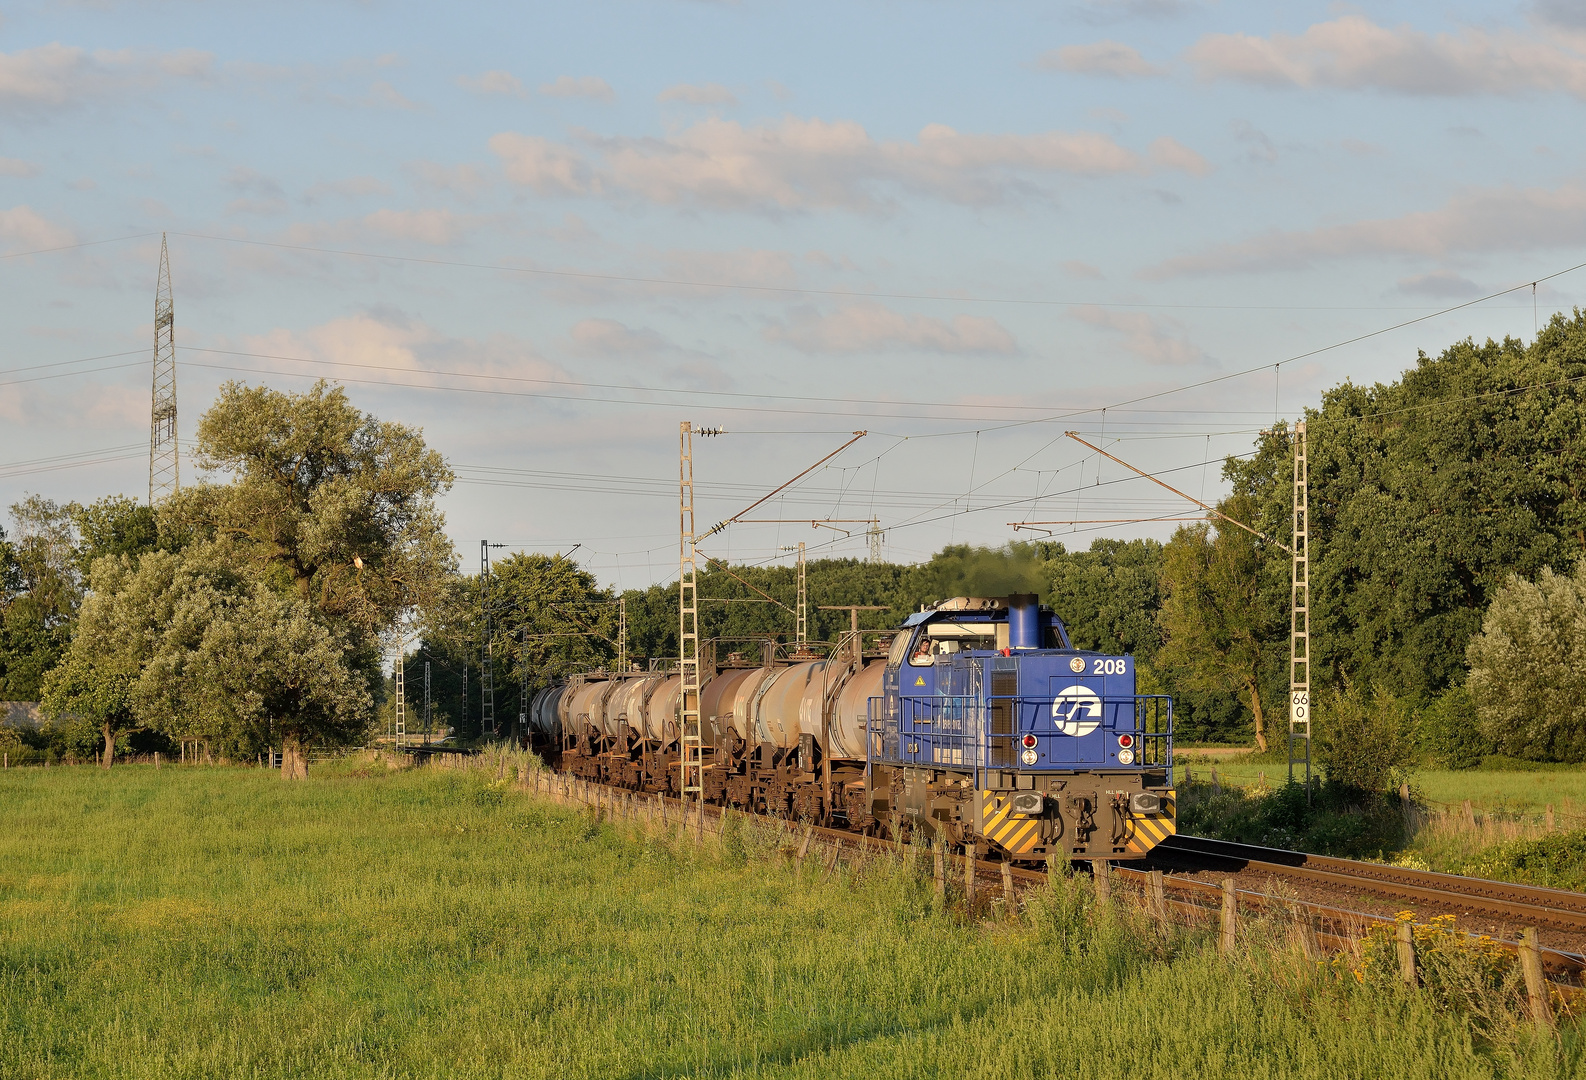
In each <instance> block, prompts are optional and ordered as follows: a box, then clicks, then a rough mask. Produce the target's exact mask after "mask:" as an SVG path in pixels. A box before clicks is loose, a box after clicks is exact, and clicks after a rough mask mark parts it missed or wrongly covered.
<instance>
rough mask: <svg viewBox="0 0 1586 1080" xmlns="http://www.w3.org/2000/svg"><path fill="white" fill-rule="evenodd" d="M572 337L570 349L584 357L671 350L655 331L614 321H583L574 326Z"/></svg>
mask: <svg viewBox="0 0 1586 1080" xmlns="http://www.w3.org/2000/svg"><path fill="white" fill-rule="evenodd" d="M571 337H572V339H573V348H574V349H575V350H576V351H578V352H580V353H583V354H584V355H586V356H636V355H637V356H653V355H655V354H656V353H660V352H665V351H666V350H667V349H669V348H670V347H671V346H670V344H669V343H668V342H667V340H666V339H665V338H663V337H662V336H661V335H660V334H658V333H656V332H655V331H654V330H651V329H649V328H647V327H640V328H639V329H637V330H636V329H633V328H632V327H630V326H627V325H626V324H624V323H620V322H618V321H616V320H615V319H582V320H580V321H579V322H576V323H574V324H573V329H572V331H571Z"/></svg>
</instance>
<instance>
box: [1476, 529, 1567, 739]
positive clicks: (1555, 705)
mask: <svg viewBox="0 0 1586 1080" xmlns="http://www.w3.org/2000/svg"><path fill="white" fill-rule="evenodd" d="M1465 655H1466V658H1467V659H1468V660H1469V661H1470V678H1469V679H1468V680H1467V683H1466V685H1467V686H1468V687H1469V688H1470V696H1471V699H1472V700H1473V701H1474V702H1475V705H1476V710H1477V712H1478V714H1479V715H1480V717H1481V722H1482V725H1483V726H1484V727H1485V728H1486V732H1487V735H1488V737H1489V738H1490V739H1491V740H1492V741H1493V744H1494V747H1495V749H1497V751H1498V752H1499V753H1500V754H1506V755H1509V756H1511V757H1518V758H1529V759H1531V760H1534V761H1583V760H1586V560H1582V561H1581V564H1580V566H1578V567H1577V568H1576V570H1575V573H1574V575H1573V576H1571V577H1565V576H1563V575H1561V574H1555V573H1554V572H1553V571H1552V570H1550V569H1548V568H1547V567H1543V568H1542V573H1541V576H1540V577H1538V579H1537V581H1536V583H1535V584H1532V583H1531V582H1529V581H1526V580H1525V579H1524V578H1522V577H1519V576H1517V575H1512V576H1511V577H1510V578H1509V580H1508V582H1507V583H1506V584H1505V585H1504V586H1503V588H1501V589H1499V590H1498V592H1497V594H1496V595H1495V596H1493V598H1492V605H1491V606H1490V607H1489V608H1488V609H1487V615H1486V617H1485V618H1484V619H1483V620H1482V623H1481V632H1480V633H1478V634H1477V635H1476V636H1475V637H1474V638H1472V639H1471V642H1470V646H1469V648H1468V649H1466V652H1465Z"/></svg>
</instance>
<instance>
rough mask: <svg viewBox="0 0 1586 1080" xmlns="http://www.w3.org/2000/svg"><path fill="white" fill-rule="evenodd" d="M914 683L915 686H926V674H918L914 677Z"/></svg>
mask: <svg viewBox="0 0 1586 1080" xmlns="http://www.w3.org/2000/svg"><path fill="white" fill-rule="evenodd" d="M914 685H915V686H924V685H925V676H924V675H916V676H915V677H914Z"/></svg>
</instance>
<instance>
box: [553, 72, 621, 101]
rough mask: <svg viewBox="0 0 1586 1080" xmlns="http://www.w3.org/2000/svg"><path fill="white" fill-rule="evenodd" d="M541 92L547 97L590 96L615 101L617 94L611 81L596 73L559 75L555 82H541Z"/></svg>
mask: <svg viewBox="0 0 1586 1080" xmlns="http://www.w3.org/2000/svg"><path fill="white" fill-rule="evenodd" d="M540 93H541V94H543V95H545V96H546V97H559V98H589V99H591V100H593V101H613V100H615V99H616V96H617V94H616V92H615V91H614V90H612V89H611V84H610V83H608V82H607V81H606V80H605V79H601V78H597V77H596V76H594V75H584V76H582V77H580V78H576V79H575V78H574V77H573V76H571V75H559V76H557V78H556V81H555V82H548V83H541V84H540Z"/></svg>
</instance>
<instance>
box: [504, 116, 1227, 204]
mask: <svg viewBox="0 0 1586 1080" xmlns="http://www.w3.org/2000/svg"><path fill="white" fill-rule="evenodd" d="M584 143H585V148H584V149H574V148H572V147H570V146H568V145H566V144H562V143H553V142H551V141H550V140H548V139H544V138H541V137H539V136H531V135H520V134H517V133H513V132H504V133H502V134H500V135H497V136H495V137H494V138H492V139H491V140H490V147H491V149H492V150H494V151H495V152H496V154H497V155H498V156H500V157H501V159H502V163H503V166H504V167H505V170H506V173H507V176H508V177H509V178H510V179H512V180H513V181H514V182H515V183H519V184H524V185H526V186H529V187H532V188H534V189H535V190H536V191H537V192H540V193H541V194H553V193H561V194H600V193H606V194H614V193H618V192H621V193H626V194H629V195H634V196H638V197H639V198H642V199H644V200H646V201H649V202H654V203H660V204H665V205H677V204H684V203H698V204H704V205H710V206H717V207H738V208H754V209H766V210H797V209H806V208H810V207H830V206H838V207H847V208H850V209H861V210H875V209H880V208H883V207H885V206H887V205H889V204H890V202H891V200H892V199H893V197H894V196H893V192H894V190H895V189H905V190H910V191H915V192H918V193H921V194H926V195H932V196H935V197H939V198H944V199H948V200H950V201H953V202H958V203H964V204H969V205H986V204H991V203H997V202H1002V201H1005V200H1007V199H1009V198H1011V197H1013V196H1015V195H1029V194H1033V193H1036V192H1037V190H1038V189H1037V187H1036V185H1035V180H1036V179H1038V178H1041V177H1050V176H1054V175H1078V176H1107V175H1116V174H1119V173H1145V172H1149V171H1151V169H1153V168H1173V169H1182V170H1185V171H1188V172H1191V173H1204V172H1205V171H1207V168H1208V166H1207V165H1206V163H1205V161H1204V159H1202V158H1200V156H1199V155H1197V154H1195V153H1193V152H1192V151H1190V150H1188V149H1187V148H1185V147H1183V146H1180V145H1179V144H1178V143H1175V142H1173V141H1172V140H1159V141H1158V142H1157V143H1156V144H1154V146H1153V148H1152V152H1151V155H1150V157H1149V159H1143V158H1142V157H1141V156H1140V155H1138V154H1136V153H1134V152H1133V151H1131V150H1128V149H1125V148H1124V147H1122V146H1120V145H1118V143H1116V142H1114V141H1113V140H1112V139H1111V138H1109V137H1108V136H1106V135H1101V134H1097V133H1094V132H1061V131H1052V132H1041V133H1037V134H1032V135H1020V134H1003V135H979V134H963V133H960V132H958V131H955V130H953V129H952V128H950V127H947V126H946V125H943V124H931V125H928V126H927V127H925V128H924V129H922V130H921V131H920V134H919V136H918V138H917V139H916V140H915V141H912V142H909V141H901V140H900V141H878V140H876V139H874V138H872V137H871V136H870V134H869V133H868V132H866V131H865V129H864V128H863V127H862V126H861V125H859V124H858V123H855V122H854V121H851V120H838V121H830V122H828V121H825V120H819V119H810V120H803V119H799V118H797V117H785V118H783V119H782V120H781V121H779V122H777V123H774V124H767V125H761V126H756V127H747V128H746V127H744V126H743V125H741V124H738V123H735V122H733V121H728V120H722V119H719V118H711V119H708V120H702V121H700V122H699V123H696V124H694V125H692V126H690V127H687V128H684V129H683V130H682V131H679V132H677V133H675V134H672V135H669V136H667V137H664V138H596V137H593V136H587V137H585V139H584Z"/></svg>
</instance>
